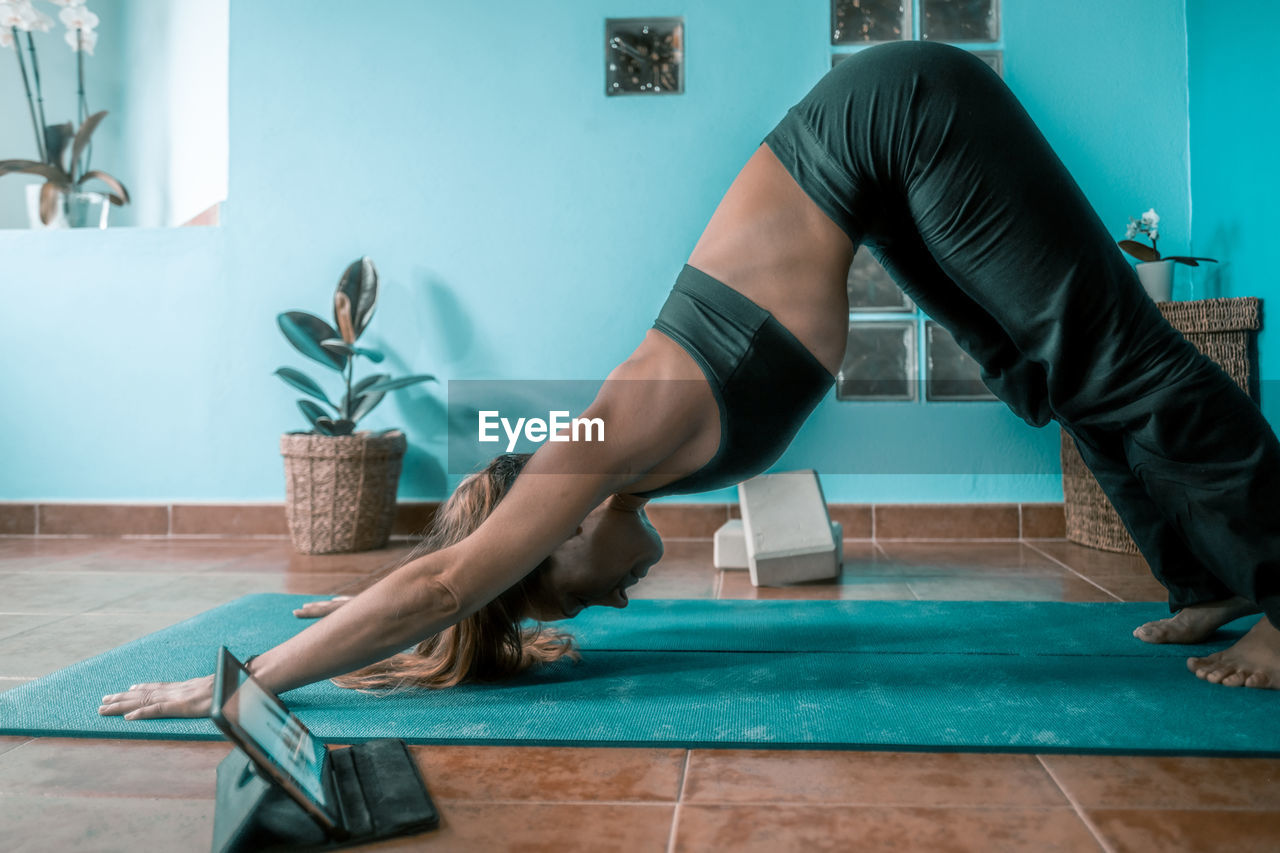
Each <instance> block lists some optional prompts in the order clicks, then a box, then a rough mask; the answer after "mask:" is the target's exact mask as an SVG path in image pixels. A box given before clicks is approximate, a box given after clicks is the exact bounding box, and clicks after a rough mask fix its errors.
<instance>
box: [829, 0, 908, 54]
mask: <svg viewBox="0 0 1280 853" xmlns="http://www.w3.org/2000/svg"><path fill="white" fill-rule="evenodd" d="M911 6H912V3H911V0H831V43H832V44H871V43H874V42H881V41H897V40H899V39H904V38H911Z"/></svg>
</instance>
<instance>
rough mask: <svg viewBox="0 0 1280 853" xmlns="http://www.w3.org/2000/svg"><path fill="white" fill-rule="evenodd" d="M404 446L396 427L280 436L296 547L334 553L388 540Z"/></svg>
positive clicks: (291, 532) (287, 505)
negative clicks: (392, 429) (382, 430)
mask: <svg viewBox="0 0 1280 853" xmlns="http://www.w3.org/2000/svg"><path fill="white" fill-rule="evenodd" d="M407 446H408V443H407V442H406V441H405V437H404V433H402V432H400V431H399V430H395V431H392V432H387V433H377V434H375V433H370V432H358V433H355V434H354V435H317V434H314V433H299V432H291V433H287V434H285V435H283V436H281V437H280V453H281V455H283V456H284V470H285V514H286V515H287V516H288V519H289V535H290V536H291V537H292V539H293V546H294V548H296V549H297V550H298V551H300V552H301V553H303V554H338V553H348V552H351V551H369V550H372V549H375V548H381V547H383V546H384V545H386V544H387V540H388V539H389V538H390V537H391V525H392V522H393V521H394V520H395V512H396V489H397V487H398V486H399V484H400V464H401V462H402V461H403V460H404V452H405V448H406V447H407Z"/></svg>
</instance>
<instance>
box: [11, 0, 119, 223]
mask: <svg viewBox="0 0 1280 853" xmlns="http://www.w3.org/2000/svg"><path fill="white" fill-rule="evenodd" d="M49 2H50V3H52V5H55V6H60V7H62V11H61V12H60V13H59V15H58V17H59V19H60V20H61V21H62V22H63V24H65V25H66V28H67V31H66V33H65V39H66V42H67V44H69V45H70V46H71V49H72V50H73V51H75V54H76V71H77V75H76V79H77V92H76V94H77V111H78V113H79V121H80V126H79V128H77V127H76V126H75V125H74V124H73V123H72V122H63V123H61V124H49V123H48V121H47V120H46V118H45V109H44V107H45V101H44V87H43V85H42V83H41V80H40V62H39V54H38V53H37V51H36V42H35V38H34V37H33V35H32V34H33V33H36V32H48V31H49V30H50V29H52V27H53V19H51V18H50V17H49V16H48V15H46V14H45V13H44V12H42V11H40V10H39V9H37V8H36V7H35V5H34V3H33V2H32V0H0V47H6V48H12V49H13V51H14V53H15V54H16V56H17V59H18V70H19V73H20V75H21V77H22V85H23V88H24V90H25V92H26V96H27V110H28V112H29V113H30V116H31V125H32V129H33V130H34V131H35V142H36V154H37V158H38V159H35V160H30V159H21V160H0V177H3V176H5V175H10V174H24V175H36V176H38V177H41V178H44V183H43V184H32V185H30V187H29V189H28V210H29V216H30V219H31V226H32V227H33V228H39V227H46V228H49V227H67V226H72V227H92V228H105V227H107V210H108V207H107V205H108V203H110V204H114V205H125V204H128V203H129V192H128V191H127V190H126V189H125V188H124V185H123V184H122V183H121V182H120V181H118V180H116V179H115V178H114V177H112V176H111V175H109V174H107V173H106V172H103V171H100V170H97V169H92V168H90V163H89V161H90V158H91V156H92V144H91V141H90V140H91V137H92V136H93V133H94V131H95V130H97V128H98V126H99V125H100V124H101V123H102V120H103V119H104V118H106V115H107V113H106V111H105V110H103V111H100V112H96V113H93V114H90V113H89V107H88V101H87V100H86V98H85V89H84V57H85V54H86V53H88V54H92V53H93V48H94V46H95V45H96V44H97V42H98V34H97V32H96V31H95V30H94V27H96V26H97V25H98V16H97V15H95V14H94V13H93V12H91V11H89V9H88V8H87V7H86V6H85V5H84V4H85V0H49ZM24 49H25V50H26V52H27V54H28V56H27V57H26V58H24V57H23V50H24ZM68 155H69V159H68ZM95 180H96V181H98V182H100V183H102V184H103V185H104V186H105V187H106V188H107V190H108V191H107V192H106V193H100V192H94V191H91V190H87V189H85V184H87V183H88V182H90V181H95Z"/></svg>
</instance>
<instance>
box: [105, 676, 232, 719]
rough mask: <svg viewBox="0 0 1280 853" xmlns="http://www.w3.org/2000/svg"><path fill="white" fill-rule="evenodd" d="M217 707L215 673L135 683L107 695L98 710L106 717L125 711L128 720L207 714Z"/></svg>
mask: <svg viewBox="0 0 1280 853" xmlns="http://www.w3.org/2000/svg"><path fill="white" fill-rule="evenodd" d="M212 707H213V676H212V675H206V676H204V677H203V678H193V679H191V680H190V681H172V682H157V683H155V684H135V685H133V686H132V687H130V688H129V689H128V691H126V692H124V693H116V694H115V695H113V696H103V697H102V706H101V707H100V708H98V713H99V714H101V715H102V716H104V717H115V716H119V715H121V714H123V715H124V718H125V719H126V720H154V719H158V718H160V717H207V716H209V711H210V709H211V708H212Z"/></svg>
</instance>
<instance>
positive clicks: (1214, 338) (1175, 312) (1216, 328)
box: [1062, 296, 1262, 554]
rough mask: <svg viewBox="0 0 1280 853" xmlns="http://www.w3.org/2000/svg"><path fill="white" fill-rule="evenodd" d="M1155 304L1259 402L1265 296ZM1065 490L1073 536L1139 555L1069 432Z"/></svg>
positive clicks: (1064, 464)
mask: <svg viewBox="0 0 1280 853" xmlns="http://www.w3.org/2000/svg"><path fill="white" fill-rule="evenodd" d="M1156 307H1157V308H1159V309H1160V313H1162V314H1164V317H1165V319H1166V320H1168V321H1169V323H1170V325H1172V326H1173V327H1174V328H1175V329H1177V330H1178V331H1180V332H1182V334H1183V336H1184V337H1185V338H1186V339H1187V340H1188V341H1190V342H1191V343H1192V344H1194V345H1195V347H1196V349H1198V350H1200V352H1202V353H1204V354H1205V355H1207V356H1208V357H1209V358H1211V359H1213V360H1214V361H1216V362H1217V363H1218V364H1219V365H1221V367H1222V369H1223V370H1225V371H1226V372H1227V373H1228V374H1229V375H1230V376H1231V378H1232V379H1234V380H1235V381H1236V383H1237V384H1238V385H1239V386H1240V387H1241V388H1243V389H1244V390H1245V391H1246V392H1248V394H1249V396H1250V397H1252V398H1253V400H1254V401H1255V402H1256V401H1257V400H1258V387H1259V380H1258V353H1257V338H1256V336H1257V332H1258V330H1259V329H1261V328H1262V300H1260V299H1256V298H1254V297H1252V296H1246V297H1237V298H1234V299H1199V300H1195V301H1191V302H1157V303H1156ZM1062 492H1063V499H1064V503H1065V509H1066V516H1067V538H1068V539H1069V540H1071V541H1072V542H1077V543H1079V544H1081V545H1088V546H1090V547H1092V548H1101V549H1102V550H1104V551H1118V552H1121V553H1125V554H1137V553H1138V546H1137V545H1135V544H1134V542H1133V538H1132V537H1130V536H1129V531H1127V530H1126V529H1125V527H1124V524H1123V523H1122V522H1121V521H1120V516H1119V515H1117V514H1116V511H1115V508H1114V507H1113V506H1111V502H1110V501H1109V500H1107V496H1106V495H1105V494H1103V492H1102V487H1101V486H1099V485H1098V481H1097V480H1095V479H1094V478H1093V474H1091V473H1090V472H1089V469H1088V468H1087V467H1085V464H1084V460H1083V459H1081V458H1080V452H1079V451H1078V450H1076V445H1075V442H1074V441H1073V440H1072V439H1071V437H1070V436H1069V435H1067V433H1066V432H1065V431H1063V433H1062Z"/></svg>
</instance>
